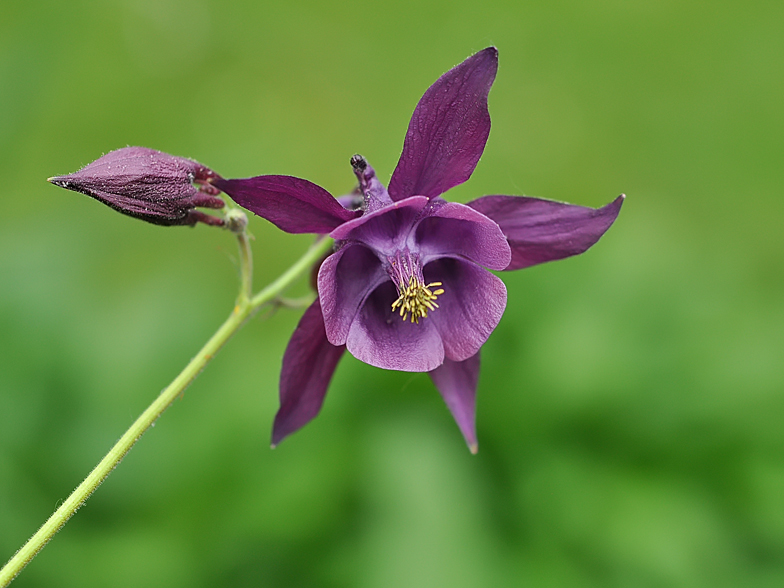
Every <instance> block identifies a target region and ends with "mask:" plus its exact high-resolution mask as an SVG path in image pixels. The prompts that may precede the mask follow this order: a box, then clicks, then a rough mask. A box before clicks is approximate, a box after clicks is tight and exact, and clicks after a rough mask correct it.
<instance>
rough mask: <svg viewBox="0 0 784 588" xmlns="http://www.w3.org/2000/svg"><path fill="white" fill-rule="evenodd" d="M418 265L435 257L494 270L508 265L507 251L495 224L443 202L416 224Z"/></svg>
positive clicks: (472, 211)
mask: <svg viewBox="0 0 784 588" xmlns="http://www.w3.org/2000/svg"><path fill="white" fill-rule="evenodd" d="M416 241H417V245H416V247H417V249H418V250H419V252H420V254H421V255H422V263H423V264H425V263H427V262H428V261H430V260H431V259H436V258H439V257H464V258H466V259H470V260H471V261H473V262H474V263H477V264H479V265H482V266H485V267H488V268H490V269H494V270H502V269H504V268H505V267H506V266H508V265H509V261H510V259H511V251H510V250H509V243H507V241H506V237H505V236H504V234H503V232H501V229H500V227H499V226H498V225H497V224H496V223H495V221H492V220H490V219H489V218H487V217H486V216H485V215H483V214H481V213H479V212H477V211H475V210H474V209H472V208H469V207H468V206H466V205H465V204H458V203H456V202H447V203H444V204H441V205H440V206H438V205H437V206H436V207H435V211H434V212H433V213H432V214H431V215H430V216H428V217H426V218H424V219H423V220H422V221H420V223H419V225H418V226H417V229H416Z"/></svg>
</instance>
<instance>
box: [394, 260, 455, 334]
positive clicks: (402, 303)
mask: <svg viewBox="0 0 784 588" xmlns="http://www.w3.org/2000/svg"><path fill="white" fill-rule="evenodd" d="M387 260H388V261H389V264H390V269H389V274H390V276H391V277H392V281H393V282H394V284H395V288H397V294H398V298H397V300H395V301H394V302H393V303H392V311H393V312H395V311H397V310H398V309H400V310H399V313H400V316H401V318H402V319H403V321H405V320H406V319H407V318H408V315H409V314H410V315H411V322H412V323H417V324H418V323H419V319H421V318H427V313H428V311H430V310H435V309H436V308H438V304H436V302H435V300H436V298H438V297H439V296H440V295H441V294H443V293H444V289H443V288H438V289H437V290H432V289H431V288H435V287H437V286H441V282H431V283H429V284H425V278H424V276H423V275H422V266H421V265H420V263H419V255H417V254H416V253H414V254H412V253H410V252H409V251H406V252H405V253H401V252H400V251H398V252H397V253H396V254H395V256H394V257H388V258H387Z"/></svg>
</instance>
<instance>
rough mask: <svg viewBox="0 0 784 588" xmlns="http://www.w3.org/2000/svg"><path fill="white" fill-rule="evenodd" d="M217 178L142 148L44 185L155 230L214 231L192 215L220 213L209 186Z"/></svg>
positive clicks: (209, 219) (212, 221) (213, 221)
mask: <svg viewBox="0 0 784 588" xmlns="http://www.w3.org/2000/svg"><path fill="white" fill-rule="evenodd" d="M218 177H220V176H218V175H217V174H216V173H215V172H213V171H212V170H211V169H209V168H207V167H205V166H203V165H202V164H200V163H198V162H196V161H193V160H191V159H185V158H183V157H174V156H173V155H168V154H166V153H161V152H160V151H155V150H154V149H147V148H145V147H124V148H122V149H117V150H116V151H112V152H110V153H107V154H106V155H104V156H103V157H100V158H98V159H96V160H95V161H93V162H92V163H89V164H87V165H86V166H85V167H83V168H82V169H80V170H79V171H77V172H74V173H72V174H69V175H67V176H57V177H54V178H49V181H50V182H52V183H53V184H55V185H57V186H60V187H62V188H67V189H69V190H74V191H76V192H81V193H82V194H87V195H88V196H92V197H93V198H95V199H96V200H100V201H101V202H103V203H104V204H106V205H108V206H111V207H112V208H114V209H115V210H117V211H119V212H121V213H123V214H127V215H128V216H133V217H135V218H140V219H142V220H145V221H147V222H151V223H154V224H156V225H194V224H196V223H197V222H203V223H206V224H208V225H219V226H220V225H223V220H222V219H220V218H218V217H215V216H210V215H208V214H205V213H203V212H200V211H198V210H194V209H195V208H197V207H204V208H223V206H224V202H223V200H221V199H220V198H218V197H217V195H218V194H219V193H220V191H219V190H218V189H217V188H215V187H214V186H213V185H212V184H211V183H210V181H211V180H214V179H216V178H218ZM194 184H196V185H194Z"/></svg>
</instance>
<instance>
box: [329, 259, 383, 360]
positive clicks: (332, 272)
mask: <svg viewBox="0 0 784 588" xmlns="http://www.w3.org/2000/svg"><path fill="white" fill-rule="evenodd" d="M388 279H389V276H388V275H387V273H386V272H385V271H384V269H383V267H382V265H381V262H380V261H379V259H378V257H376V254H375V253H373V252H372V251H371V250H370V249H368V248H367V247H364V246H362V245H351V244H349V245H346V246H344V247H343V248H341V249H340V250H339V251H337V252H336V253H333V254H332V255H330V256H329V257H328V258H327V259H325V260H324V263H322V264H321V268H320V269H319V275H318V291H319V298H320V300H321V308H322V311H323V313H324V325H325V328H326V333H327V339H329V341H330V342H331V343H332V344H333V345H344V344H345V343H346V338H347V337H348V331H349V328H350V327H351V322H352V321H353V320H354V317H355V316H356V314H357V313H358V312H359V309H360V307H361V306H362V303H363V302H364V301H365V298H367V297H368V295H369V294H370V293H371V292H372V291H373V290H374V289H375V288H376V287H377V286H378V285H379V284H380V283H381V282H383V281H386V280H388ZM393 300H394V298H393V299H392V300H390V302H389V303H390V304H392V301H393Z"/></svg>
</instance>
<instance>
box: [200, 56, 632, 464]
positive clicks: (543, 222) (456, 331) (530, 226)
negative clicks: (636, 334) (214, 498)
mask: <svg viewBox="0 0 784 588" xmlns="http://www.w3.org/2000/svg"><path fill="white" fill-rule="evenodd" d="M497 67H498V52H497V51H496V49H495V48H494V47H489V48H487V49H484V50H483V51H480V52H479V53H477V54H475V55H473V56H472V57H469V58H468V59H466V60H465V61H464V62H463V63H461V64H460V65H458V66H456V67H455V68H453V69H451V70H450V71H448V72H447V73H445V74H444V75H443V76H441V77H440V78H439V79H438V80H437V81H436V83H435V84H433V85H432V86H431V87H430V88H429V89H428V90H427V92H425V95H424V96H423V97H422V99H421V100H420V101H419V104H418V105H417V107H416V109H415V110H414V114H413V116H412V118H411V122H410V123H409V126H408V132H407V133H406V138H405V142H404V145H403V153H402V154H401V156H400V161H399V162H398V164H397V168H395V171H394V173H393V174H392V179H391V180H390V183H389V189H388V190H387V189H386V188H385V187H384V186H383V185H382V184H381V182H380V181H379V180H378V178H377V177H376V174H375V172H374V170H373V168H372V167H371V166H370V165H368V163H367V161H366V160H365V159H364V158H363V157H361V156H354V157H353V158H352V160H351V163H352V166H353V168H354V173H355V175H356V176H357V178H358V180H359V192H360V193H361V196H362V198H361V200H360V205H359V206H358V208H356V209H354V207H352V206H348V207H344V206H342V205H341V204H340V202H339V201H338V200H337V199H335V198H334V197H332V196H331V195H330V194H329V193H328V192H327V191H326V190H324V189H323V188H320V187H319V186H317V185H315V184H313V183H311V182H309V181H307V180H302V179H299V178H293V177H289V176H258V177H255V178H249V179H244V180H215V181H214V182H213V183H214V185H215V186H217V187H218V188H220V189H221V190H223V191H224V192H226V193H227V194H229V195H230V196H231V197H232V198H233V199H234V200H235V201H236V202H237V203H238V204H240V205H241V206H244V207H245V208H247V209H249V210H251V211H253V212H255V213H256V214H258V215H260V216H262V217H264V218H266V219H267V220H269V221H271V222H273V223H274V224H275V225H277V226H278V227H280V228H281V229H283V230H284V231H287V232H290V233H328V234H329V235H330V236H331V237H333V238H334V239H335V241H336V245H335V251H334V253H333V254H332V255H330V256H329V257H328V258H327V259H326V260H325V261H324V262H323V263H322V265H321V268H320V270H319V274H318V299H317V300H316V301H315V302H314V303H313V305H312V306H311V307H310V308H308V309H307V310H306V311H305V314H304V315H303V317H302V319H301V320H300V322H299V325H298V326H297V328H296V330H295V331H294V334H293V336H292V338H291V341H290V342H289V344H288V347H287V348H286V352H285V354H284V356H283V368H282V372H281V376H280V402H281V406H280V409H279V410H278V413H277V415H276V416H275V423H274V426H273V433H272V443H273V445H275V444H277V443H278V442H280V441H281V440H282V439H283V438H284V437H286V436H287V435H289V434H291V433H293V432H294V431H296V430H297V429H299V428H300V427H302V426H303V425H305V424H306V423H307V422H308V421H310V420H311V419H312V418H314V417H315V416H316V415H317V414H318V412H319V410H320V409H321V405H322V403H323V400H324V396H325V394H326V391H327V386H328V385H329V381H330V379H331V378H332V374H333V373H334V371H335V368H336V366H337V364H338V361H339V360H340V358H341V356H342V355H343V352H344V350H345V349H348V351H349V352H350V353H351V354H352V355H353V356H354V357H356V358H358V359H360V360H361V361H364V362H366V363H369V364H371V365H374V366H377V367H381V368H385V369H392V370H402V371H411V372H428V373H429V374H430V377H431V378H432V380H433V382H434V384H435V386H436V388H438V390H439V392H440V393H441V395H442V396H443V398H444V400H445V401H446V404H447V406H448V407H449V410H450V411H451V412H452V415H453V416H454V418H455V420H456V421H457V424H458V426H459V427H460V430H461V432H462V433H463V435H464V437H465V439H466V442H467V443H468V446H469V448H470V449H471V451H473V452H475V451H476V449H477V441H476V430H475V398H476V386H477V382H478V379H479V350H480V348H481V347H482V345H483V344H484V342H485V341H487V338H488V337H489V336H490V333H492V332H493V329H495V327H496V326H497V325H498V322H499V321H500V320H501V316H502V314H503V312H504V309H505V307H506V287H505V286H504V283H503V282H502V281H501V280H500V279H499V278H498V277H497V276H495V275H493V274H492V273H490V272H489V271H488V269H490V270H512V269H520V268H524V267H529V266H531V265H535V264H537V263H542V262H545V261H553V260H556V259H562V258H564V257H569V256H571V255H576V254H578V253H582V252H583V251H585V250H586V249H588V248H589V247H590V246H591V245H593V244H594V243H596V241H597V240H598V239H599V238H600V237H601V236H602V235H603V234H604V232H605V231H606V230H607V229H608V228H609V227H610V225H611V224H612V223H613V221H614V220H615V218H616V217H617V215H618V212H619V210H620V208H621V204H622V201H623V196H620V197H618V198H617V199H615V200H614V201H613V202H611V203H610V204H608V205H606V206H605V207H603V208H600V209H593V208H586V207H583V206H574V205H570V204H564V203H560V202H552V201H548V200H540V199H537V198H527V197H521V196H485V197H483V198H479V199H478V200H474V201H473V202H469V203H468V204H467V205H464V204H457V203H454V202H447V201H445V200H444V199H443V198H441V194H443V193H444V192H445V191H447V190H448V189H449V188H452V187H453V186H456V185H458V184H461V183H463V182H465V181H466V180H467V179H468V178H469V177H470V176H471V174H472V173H473V171H474V168H475V167H476V164H477V162H478V161H479V158H480V157H481V155H482V152H483V150H484V147H485V143H486V141H487V137H488V135H489V133H490V114H489V112H488V110H487V96H488V94H489V92H490V87H491V86H492V84H493V80H494V79H495V74H496V70H497ZM348 200H349V201H350V200H351V198H348Z"/></svg>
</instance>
